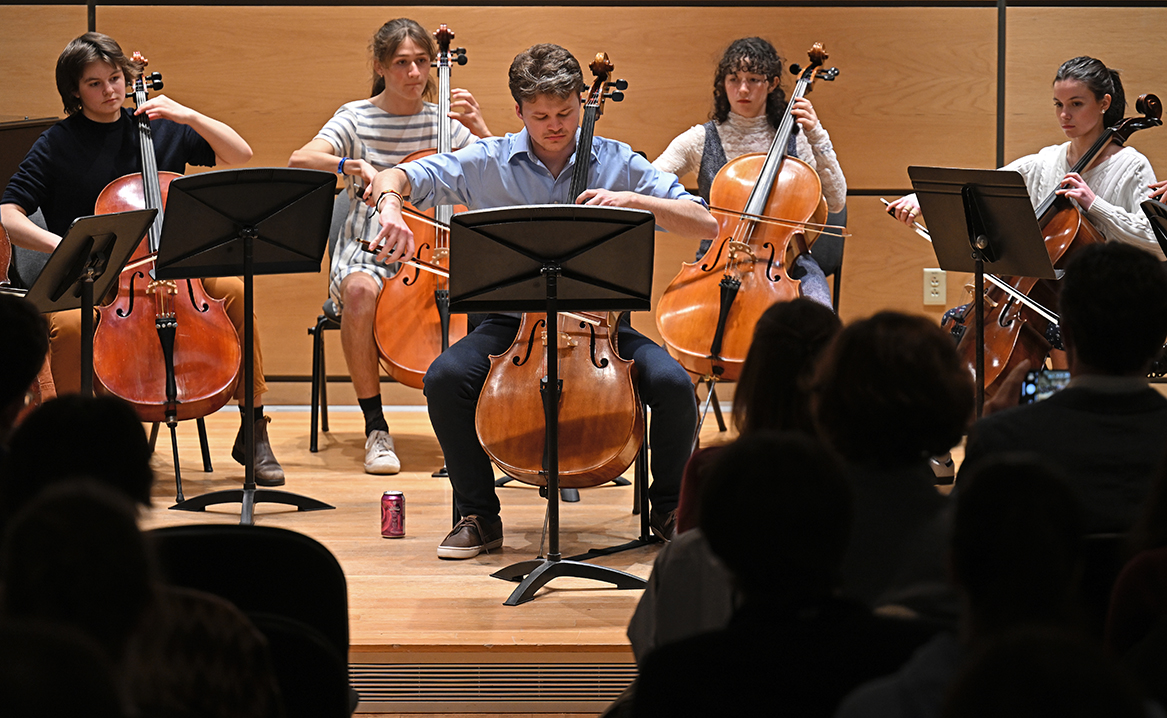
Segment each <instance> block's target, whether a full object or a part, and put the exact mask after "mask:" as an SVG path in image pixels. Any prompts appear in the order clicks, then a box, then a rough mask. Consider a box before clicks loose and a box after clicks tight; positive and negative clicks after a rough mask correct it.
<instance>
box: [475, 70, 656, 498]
mask: <svg viewBox="0 0 1167 718" xmlns="http://www.w3.org/2000/svg"><path fill="white" fill-rule="evenodd" d="M589 67H590V69H591V71H592V73H593V74H594V75H595V81H594V82H593V83H592V87H591V89H590V90H589V92H588V98H587V101H586V103H585V105H584V113H583V121H582V122H581V126H580V138H579V143H578V144H577V146H576V150H575V157H576V162H575V166H574V168H573V170H572V177H571V196H572V197H573V198H575V197H578V196H579V195H580V194H582V193H583V192H584V190H586V189H588V187H587V182H588V171H589V169H590V167H589V165H590V163H589V162H588V161H587V158H589V157H591V148H592V138H593V136H594V133H595V123H596V120H597V119H598V118H599V117H600V115H601V114H602V113H603V104H604V100H605V99H608V98H610V99H611V100H612V101H613V102H619V101H620V100H622V99H623V93H622V92H620V91H621V90H623V89H625V88H626V87H627V83H625V82H624V81H623V80H617V81H614V82H613V81H610V80H609V77H610V76H611V73H612V63H611V62H610V61H609V60H608V56H607V54H605V53H599V54H597V55H596V57H595V59H594V60H593V62H592V63H591V65H589ZM581 158H582V159H581ZM546 323H547V317H546V315H545V314H534V313H528V314H524V315H523V319H522V322H521V324H520V326H519V330H518V333H517V335H516V338H515V341H514V343H513V344H512V345H511V347H510V349H508V350H507V351H506V352H504V353H503V354H498V355H495V356H492V357H491V358H490V372H489V373H488V374H487V377H486V383H485V384H484V385H483V388H482V393H481V394H480V395H479V399H478V409H477V412H476V414H475V419H474V425H475V428H476V430H477V432H478V440H479V443H481V444H482V447H483V449H484V450H485V451H486V453H487V455H489V456H490V458H491V459H492V460H493V461H494V462H495V464H497V465H498V466H499V468H501V469H502V470H503V472H504V473H506V474H507V475H508V476H510V477H512V478H515V479H518V480H519V481H522V482H524V483H527V484H533V485H536V486H545V485H546V484H547V478H546V467H545V464H544V461H545V449H546V443H547V442H546V433H545V432H546V417H547V414H546V411H545V408H544V405H543V399H542V392H541V391H540V390H539V387H541V386H542V385H543V383H544V382H545V381H546V379H547V371H548V369H547V361H546V357H547V352H546V347H547V342H548V341H555V342H556V346H557V348H558V364H559V384H560V386H561V389H560V392H559V406H558V421H559V435H560V436H571V437H572V439H573V440H572V441H571V442H569V443H567V444H563V443H562V442H561V445H560V446H559V448H558V452H559V471H558V475H559V486H560V487H561V488H586V487H589V486H598V485H599V484H603V483H605V482H608V481H611V480H612V479H614V478H616V477H618V476H620V475H621V474H623V473H624V472H625V471H626V470H627V469H628V467H629V466H631V465H632V462H633V460H635V458H636V454H637V452H638V451H639V449H640V445H641V443H642V442H643V440H644V413H643V409H642V407H641V404H640V399H639V398H638V396H637V394H636V386H635V376H634V374H635V372H634V368H633V363H632V362H631V361H628V360H626V359H622V358H621V357H620V356H619V354H618V353H617V346H616V332H617V321H616V318H615V317H614V316H612V315H610V314H591V313H585V312H578V313H566V312H561V313H559V314H558V316H557V324H558V326H557V327H555V328H554V331H548V329H547V327H546Z"/></svg>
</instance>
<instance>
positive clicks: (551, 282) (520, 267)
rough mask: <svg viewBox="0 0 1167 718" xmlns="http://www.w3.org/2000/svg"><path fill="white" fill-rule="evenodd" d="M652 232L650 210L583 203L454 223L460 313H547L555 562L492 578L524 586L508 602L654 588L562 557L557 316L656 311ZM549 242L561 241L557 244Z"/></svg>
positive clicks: (551, 556) (529, 564)
mask: <svg viewBox="0 0 1167 718" xmlns="http://www.w3.org/2000/svg"><path fill="white" fill-rule="evenodd" d="M653 226H654V222H653V218H652V214H651V213H648V212H643V211H640V210H626V209H616V208H612V207H585V206H579V205H566V206H565V205H543V206H530V207H509V208H504V209H497V210H480V211H476V212H465V213H462V214H460V215H458V216H456V217H455V218H454V221H453V223H452V227H451V234H450V297H451V300H450V306H451V311H461V312H474V311H539V310H542V311H543V312H544V313H545V314H546V322H547V323H546V327H545V328H546V331H547V342H546V353H547V356H546V363H547V364H546V365H547V379H546V382H545V383H544V384H543V385H542V386H541V387H540V392H541V394H542V398H543V411H544V418H545V430H544V437H545V439H544V440H545V442H546V444H545V446H546V449H545V452H546V481H547V531H548V534H549V535H550V536H549V539H548V552H547V557H546V558H536V559H532V560H528V561H520V562H519V563H516V564H512V565H510V566H507V567H505V568H502V569H500V570H498V571H496V572H495V573H493V574H491V575H492V576H493V577H495V578H501V579H503V580H507V581H518V582H519V585H518V586H516V587H515V589H514V591H512V592H511V594H510V596H509V597H508V598H507V600H506V601H504V604H505V605H507V606H517V605H519V604H521V603H526V602H527V601H530V600H532V599H534V598H535V593H536V592H537V591H538V590H539V589H540V588H541V587H542V586H543V585H544V584H546V583H547V582H548V581H551V580H552V579H555V578H558V577H560V576H574V577H577V578H586V579H590V580H596V581H604V582H606V583H610V584H613V585H614V586H615V587H616V588H644V586H645V585H646V583H645V581H644V579H642V578H640V577H638V576H634V575H632V574H630V573H627V572H624V571H619V570H617V569H614V568H609V567H607V566H594V565H592V564H589V563H584V562H582V561H576V560H573V559H564V558H563V557H562V555H561V553H560V548H559V411H558V410H559V394H560V387H559V332H558V324H559V322H558V319H557V316H558V312H559V311H576V310H579V311H589V310H591V311H594V310H642V309H647V308H649V305H650V298H651V294H652V254H653V241H654V233H653ZM548 238H554V239H555V241H554V242H548V241H547V240H548ZM613 240H616V241H613ZM538 279H542V282H537V281H536V280H538ZM540 284H541V285H542V287H541V288H542V291H541V292H540V291H538V288H539V285H540ZM565 297H567V298H565Z"/></svg>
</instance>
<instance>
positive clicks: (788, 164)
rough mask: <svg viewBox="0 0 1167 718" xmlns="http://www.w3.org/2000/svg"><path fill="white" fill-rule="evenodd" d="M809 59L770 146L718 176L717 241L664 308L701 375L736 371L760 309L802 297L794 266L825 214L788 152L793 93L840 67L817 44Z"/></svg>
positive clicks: (688, 363)
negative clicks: (825, 64) (823, 67)
mask: <svg viewBox="0 0 1167 718" xmlns="http://www.w3.org/2000/svg"><path fill="white" fill-rule="evenodd" d="M810 58H811V65H810V66H809V67H808V68H807V69H806V70H805V71H804V72H803V73H802V75H801V76H800V78H799V80H798V84H797V85H796V87H795V89H794V92H793V94H792V97H791V100H790V103H791V104H790V105H789V106H788V107H787V111H786V115H785V117H784V118H783V120H782V124H781V126H780V127H779V128H778V131H777V133H776V134H775V136H774V142H773V143H772V144H771V146H770V151H769V152H768V153H767V154H764V155H763V154H749V155H743V156H741V157H737V158H735V159H733V160H730V161H729V162H727V163H726V164H725V166H724V167H722V168H721V171H720V172H718V173H717V177H715V178H714V180H713V186H712V188H711V189H710V198H709V199H710V205H711V207H714V208H718V214H719V217H718V224H719V227H720V231H719V239H717V240H714V242H713V244H712V245H711V246H710V247H709V250H708V251H707V252H706V253H705V255H704V256H703V257H702V258H701V259H700V260H699V261H697V262H692V263H685V264H684V265H683V266H682V267H681V271H680V272H679V273H678V274H677V276H676V277H675V278H674V279H673V281H672V282H670V283H669V286H668V288H667V289H665V292H664V295H663V296H662V297H661V299H660V302H659V303H658V305H657V315H656V322H657V329H658V330H660V334H661V338H662V339H663V340H664V343H665V347H666V348H667V349H668V350H669V353H670V354H672V355H673V357H674V358H675V359H676V360H677V361H678V362H679V363H680V364H681V366H683V367H684V368H685V369H686V370H687V371H688V372H689V373H690V374H693V375H695V376H696V377H698V378H702V377H709V378H713V379H714V380H725V381H733V380H736V379H737V378H738V376H739V374H740V372H741V365H742V362H744V361H745V357H746V352H747V350H748V349H749V345H750V342H751V341H752V339H753V334H754V327H755V326H756V325H757V323H758V319H759V318H760V317H761V315H762V312H764V311H766V308H767V307H769V306H770V305H772V304H774V303H775V302H780V301H789V300H791V299H794V298H795V297H797V296H799V282H798V280H796V279H793V278H791V276H790V269H791V268H792V266H793V263H794V260H795V258H797V256H798V255H799V254H801V253H802V252H805V251H807V250H808V249H809V247H810V245H811V244H812V243H813V241H814V239H815V238H816V237H817V236H818V234H817V231H815V230H813V229H810V228H811V227H814V226H815V225H822V223H823V222H824V221H825V220H826V216H827V206H826V201H825V200H824V199H823V196H822V184H821V182H820V181H819V178H818V175H817V174H816V173H815V171H814V170H813V169H811V167H810V165H808V164H806V163H805V162H802V161H801V160H799V159H797V158H793V157H787V156H786V147H787V143H788V141H789V138H790V136H791V134H792V132H793V129H794V118H793V116H792V115H791V113H790V108H791V107H792V106H793V103H794V100H796V99H798V98H799V97H802V96H803V95H805V94H806V91H807V89H808V88H809V87H810V84H811V82H812V81H813V80H814V79H815V78H816V77H819V78H823V79H833V78H834V76H835V75H836V74H837V73H838V71H837V70H835V69H833V68H832V69H831V70H820V69H819V68H820V67H821V65H822V63H823V62H824V61H825V60H826V58H827V54H826V52H824V51H823V49H822V45H820V44H816V45H815V46H814V47H813V48H812V49H811V51H810ZM769 220H778V221H769Z"/></svg>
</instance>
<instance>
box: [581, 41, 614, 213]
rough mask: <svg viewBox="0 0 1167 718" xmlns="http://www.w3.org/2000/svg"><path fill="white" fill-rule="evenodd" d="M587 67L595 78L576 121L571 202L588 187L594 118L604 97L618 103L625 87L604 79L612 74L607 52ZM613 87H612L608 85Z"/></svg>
mask: <svg viewBox="0 0 1167 718" xmlns="http://www.w3.org/2000/svg"><path fill="white" fill-rule="evenodd" d="M588 67H589V68H591V71H592V74H593V75H595V80H593V81H592V87H591V89H590V90H588V97H587V100H586V101H585V102H584V111H583V120H582V121H581V122H580V132H579V142H577V143H576V146H575V166H574V167H573V168H572V170H571V190H570V191H571V199H572V201H573V202H574V201H575V198H576V197H579V196H580V195H581V194H582V193H583V191H584V190H586V189H587V188H588V171H589V170H590V169H591V156H592V139H593V138H594V137H595V134H596V120H598V119H599V118H600V115H602V114H604V100H606V99H608V98H611V99H612V102H620V101H621V100H623V99H624V93H623V92H621V90H623V89H624V88H626V87H628V83H626V82H624V80H617V81H615V82H609V81H608V78H610V77H611V76H612V69H613V67H612V62H611V60H609V59H608V53H606V52H600V53H596V57H595V59H594V60H592V64H591V65H589V66H588ZM613 87H615V88H616V90H613V89H612V88H613Z"/></svg>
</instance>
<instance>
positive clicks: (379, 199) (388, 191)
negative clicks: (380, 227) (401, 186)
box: [373, 189, 405, 212]
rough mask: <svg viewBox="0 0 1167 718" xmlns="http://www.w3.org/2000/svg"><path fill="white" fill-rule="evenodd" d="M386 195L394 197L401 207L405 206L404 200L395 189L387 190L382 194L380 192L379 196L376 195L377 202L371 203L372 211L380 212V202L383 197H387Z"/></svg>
mask: <svg viewBox="0 0 1167 718" xmlns="http://www.w3.org/2000/svg"><path fill="white" fill-rule="evenodd" d="M387 194H391V195H393V196H394V197H396V198H397V199H398V201H400V202H401V206H402V207H404V206H405V198H404V197H402V196H401V193H400V192H398V191H397V190H395V189H387V190H385V191H384V192H382V193H381V194H379V195H377V201H376V202H375V203H373V209H375V210H377V211H378V212H380V211H381V200H383V199H385V195H387Z"/></svg>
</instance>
